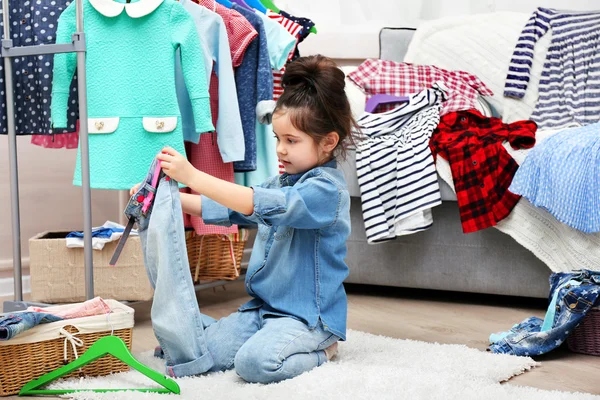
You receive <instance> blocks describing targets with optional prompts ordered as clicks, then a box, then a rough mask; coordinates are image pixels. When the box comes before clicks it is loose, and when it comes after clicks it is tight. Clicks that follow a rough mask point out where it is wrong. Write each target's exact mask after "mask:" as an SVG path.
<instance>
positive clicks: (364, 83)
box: [348, 59, 494, 115]
mask: <svg viewBox="0 0 600 400" xmlns="http://www.w3.org/2000/svg"><path fill="white" fill-rule="evenodd" d="M348 78H350V79H351V80H352V82H354V83H355V84H356V85H357V86H358V87H360V88H361V89H362V90H363V91H364V92H365V93H366V95H367V100H368V99H369V98H370V97H371V96H373V95H375V94H388V95H391V96H408V95H410V94H414V93H418V92H420V91H422V90H423V89H427V88H430V87H431V85H432V84H433V83H434V82H437V81H442V82H443V83H444V85H445V86H446V87H447V88H448V99H447V100H446V101H445V102H444V103H442V110H441V112H440V115H445V114H448V113H450V112H455V111H462V110H470V109H473V108H477V98H478V97H479V96H480V95H482V96H493V94H494V93H493V92H492V91H491V90H490V89H489V88H488V87H487V86H485V84H484V83H483V82H482V81H481V80H480V79H479V78H478V77H476V76H475V75H472V74H469V73H468V72H464V71H447V70H445V69H441V68H438V67H435V66H432V65H414V64H408V63H401V62H395V61H386V60H377V59H368V60H366V61H365V62H363V63H362V64H361V65H359V66H358V68H357V69H356V70H355V71H353V72H351V73H350V74H349V75H348ZM392 108H393V105H392V106H387V107H386V106H383V107H381V109H382V111H386V109H392Z"/></svg>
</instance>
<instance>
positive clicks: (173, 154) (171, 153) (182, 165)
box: [156, 147, 196, 186]
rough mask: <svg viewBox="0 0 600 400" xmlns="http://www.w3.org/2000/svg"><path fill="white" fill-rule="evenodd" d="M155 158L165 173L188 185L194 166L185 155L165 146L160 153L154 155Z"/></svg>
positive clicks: (194, 169) (194, 170)
mask: <svg viewBox="0 0 600 400" xmlns="http://www.w3.org/2000/svg"><path fill="white" fill-rule="evenodd" d="M156 158H157V159H158V160H160V162H161V163H160V166H161V168H162V170H163V171H164V172H165V174H167V175H168V176H169V177H171V178H172V179H174V180H176V181H177V182H179V183H182V184H184V185H186V186H189V184H190V182H191V181H192V179H193V177H194V173H195V172H196V168H194V166H193V165H192V164H191V163H190V162H189V161H188V160H187V158H186V157H185V156H183V155H181V154H179V153H178V152H177V151H176V150H175V149H173V148H171V147H165V148H164V149H163V150H162V153H161V154H159V155H158V156H156Z"/></svg>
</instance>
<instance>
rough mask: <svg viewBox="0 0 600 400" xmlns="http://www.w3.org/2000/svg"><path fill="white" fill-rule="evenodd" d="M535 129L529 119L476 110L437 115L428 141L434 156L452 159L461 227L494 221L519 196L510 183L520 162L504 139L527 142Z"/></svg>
mask: <svg viewBox="0 0 600 400" xmlns="http://www.w3.org/2000/svg"><path fill="white" fill-rule="evenodd" d="M536 130H537V125H536V124H535V122H533V121H517V122H514V123H512V124H505V123H503V122H502V120H500V119H499V118H487V117H484V116H483V115H481V114H480V113H479V111H477V110H468V111H460V112H454V113H450V114H447V115H445V116H443V117H442V118H441V120H440V123H439V125H438V128H437V129H436V130H435V131H434V132H433V136H432V137H431V141H430V142H429V146H430V147H431V152H432V154H433V155H434V157H435V156H436V155H438V154H439V155H440V156H442V157H443V158H445V159H446V160H448V162H449V163H450V169H451V170H452V179H453V180H454V188H455V189H456V197H457V198H458V207H459V209H460V219H461V221H462V227H463V232H464V233H470V232H475V231H478V230H481V229H485V228H488V227H490V226H494V225H496V223H498V221H501V220H502V219H504V218H505V217H506V216H508V214H510V212H511V211H512V209H513V207H514V206H515V205H516V204H517V202H518V201H519V199H520V198H521V197H520V196H517V195H516V194H513V193H511V192H509V191H508V187H509V186H510V184H511V182H512V179H513V176H514V175H515V173H516V172H517V168H519V166H518V164H517V162H516V161H515V160H514V159H513V158H512V157H511V156H510V154H508V152H507V151H506V148H504V146H503V145H502V143H503V142H504V141H505V140H508V142H509V143H510V145H511V146H512V147H513V148H514V149H517V148H531V147H533V145H534V144H535V131H536Z"/></svg>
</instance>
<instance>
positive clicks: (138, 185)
mask: <svg viewBox="0 0 600 400" xmlns="http://www.w3.org/2000/svg"><path fill="white" fill-rule="evenodd" d="M140 186H142V184H141V183H138V184H137V185H135V186H134V187H132V188H131V189H130V190H129V197H131V196H133V195H134V194H135V193H136V192H137V191H138V190H139V189H140Z"/></svg>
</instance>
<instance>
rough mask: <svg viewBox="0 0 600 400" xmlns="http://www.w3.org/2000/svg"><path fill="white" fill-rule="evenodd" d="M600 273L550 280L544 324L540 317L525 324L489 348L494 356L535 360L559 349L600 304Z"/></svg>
mask: <svg viewBox="0 0 600 400" xmlns="http://www.w3.org/2000/svg"><path fill="white" fill-rule="evenodd" d="M599 293H600V272H595V271H589V270H580V271H574V272H572V273H564V272H561V273H554V274H552V275H551V276H550V296H549V302H550V306H549V308H548V312H547V313H546V317H545V319H544V320H542V319H541V318H537V317H531V318H527V319H525V320H524V321H523V322H521V323H519V324H517V325H515V326H513V328H512V329H511V330H510V331H509V332H507V333H505V334H504V333H503V334H497V336H496V335H493V336H494V338H498V339H499V340H497V341H496V342H495V343H493V344H492V345H490V347H489V350H490V351H492V352H493V353H504V354H512V355H517V356H533V355H539V354H544V353H547V352H549V351H551V350H554V349H555V348H557V347H558V346H560V345H561V344H562V343H563V342H564V341H565V340H566V339H567V337H568V336H569V334H570V333H571V332H573V329H575V328H576V327H577V326H578V325H579V324H580V323H581V322H582V321H583V318H585V316H586V314H587V312H588V311H589V310H590V308H592V307H593V306H594V305H595V304H596V303H597V302H598V296H599Z"/></svg>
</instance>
